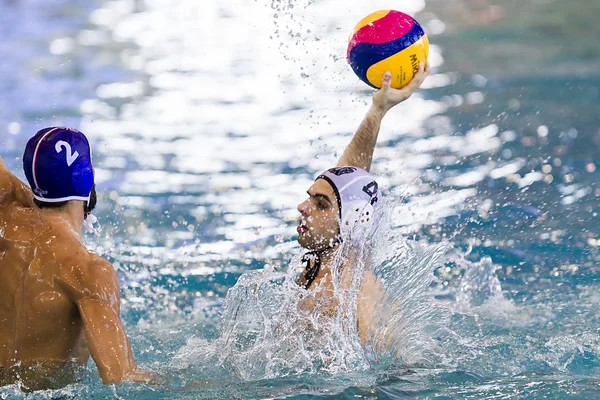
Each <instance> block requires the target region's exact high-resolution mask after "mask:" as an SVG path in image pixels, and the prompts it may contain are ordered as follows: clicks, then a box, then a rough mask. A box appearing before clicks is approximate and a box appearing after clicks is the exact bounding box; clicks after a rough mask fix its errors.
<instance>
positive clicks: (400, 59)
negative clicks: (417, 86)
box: [347, 10, 429, 89]
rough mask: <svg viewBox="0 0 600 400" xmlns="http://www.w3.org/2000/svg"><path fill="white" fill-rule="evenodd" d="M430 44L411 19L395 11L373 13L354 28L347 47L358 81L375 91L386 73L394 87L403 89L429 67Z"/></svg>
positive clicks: (348, 56)
mask: <svg viewBox="0 0 600 400" xmlns="http://www.w3.org/2000/svg"><path fill="white" fill-rule="evenodd" d="M428 56H429V40H428V39H427V35H425V32H424V31H423V28H422V27H421V25H419V23H418V22H417V21H416V20H415V19H414V18H413V17H411V16H410V15H407V14H404V13H402V12H400V11H395V10H382V11H377V12H374V13H372V14H370V15H368V16H367V17H365V18H364V19H363V20H361V21H360V22H359V23H358V25H356V27H355V28H354V32H353V33H352V35H351V36H350V41H349V44H348V52H347V59H348V63H349V64H350V66H351V67H352V69H353V70H354V72H355V73H356V75H358V77H359V78H360V79H361V80H362V81H363V82H365V83H366V84H368V85H369V86H372V87H374V88H380V87H381V79H382V78H383V74H384V73H386V72H388V71H389V72H391V73H392V83H391V86H392V87H393V88H396V89H400V88H401V87H403V86H404V85H406V84H407V83H408V82H410V80H411V79H412V78H413V77H414V76H415V74H416V73H417V71H418V69H419V63H420V62H422V63H426V62H427V57H428Z"/></svg>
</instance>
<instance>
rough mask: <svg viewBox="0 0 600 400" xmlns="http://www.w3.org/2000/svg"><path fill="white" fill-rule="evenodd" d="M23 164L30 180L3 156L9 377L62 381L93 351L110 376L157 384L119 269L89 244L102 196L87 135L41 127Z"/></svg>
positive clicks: (1, 300)
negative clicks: (124, 311)
mask: <svg viewBox="0 0 600 400" xmlns="http://www.w3.org/2000/svg"><path fill="white" fill-rule="evenodd" d="M23 167H24V169H25V175H26V177H27V180H28V181H29V184H30V186H31V188H30V187H28V186H26V185H25V184H23V183H22V182H21V181H20V180H19V179H18V178H17V177H15V176H14V175H13V174H11V173H10V172H9V171H8V170H7V168H6V165H5V164H4V162H3V160H2V158H0V386H3V385H7V384H14V383H17V384H19V385H20V386H21V389H22V390H24V391H33V390H41V389H57V388H60V387H63V386H65V385H67V384H69V383H72V382H74V381H77V380H78V375H79V372H81V371H82V370H83V369H84V366H85V364H86V362H87V360H88V358H89V356H90V354H91V355H92V358H93V359H94V361H95V362H96V365H97V367H98V372H99V373H100V377H101V378H102V381H103V382H104V383H111V382H122V381H130V382H149V383H152V382H153V381H154V379H155V378H154V375H153V374H151V373H150V372H147V371H143V370H140V369H138V368H137V366H136V364H135V361H134V360H133V355H132V352H131V347H130V345H129V340H128V339H127V335H126V334H125V331H124V330H123V326H122V325H121V320H120V317H119V303H120V294H119V281H118V280H117V274H116V272H115V270H114V269H113V267H112V265H111V264H110V263H109V262H108V261H106V260H105V259H103V258H101V257H99V256H97V255H96V254H94V253H92V252H90V251H88V250H87V249H86V248H85V246H84V244H83V237H82V226H84V225H90V223H91V222H93V220H94V217H93V215H92V214H91V212H92V210H93V209H94V207H95V205H96V191H95V184H94V170H93V167H92V152H91V148H90V145H89V142H88V140H87V138H86V137H85V136H84V135H83V134H82V133H81V132H79V131H77V130H74V129H70V128H62V127H50V128H46V129H42V130H41V131H39V132H38V133H37V134H36V135H35V136H34V137H33V138H31V139H30V140H29V142H28V143H27V147H26V149H25V154H24V156H23Z"/></svg>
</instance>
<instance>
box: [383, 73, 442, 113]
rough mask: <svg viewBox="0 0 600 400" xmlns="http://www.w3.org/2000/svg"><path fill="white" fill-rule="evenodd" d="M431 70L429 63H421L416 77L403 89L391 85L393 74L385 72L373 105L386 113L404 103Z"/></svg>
mask: <svg viewBox="0 0 600 400" xmlns="http://www.w3.org/2000/svg"><path fill="white" fill-rule="evenodd" d="M430 72H431V67H430V65H429V63H427V65H423V63H420V64H419V70H418V71H417V73H416V74H415V76H414V78H413V79H412V80H411V81H410V82H409V83H408V84H407V85H406V86H404V87H403V88H402V89H394V88H392V87H391V86H390V85H391V83H392V74H391V73H389V72H386V73H385V74H383V79H382V82H381V89H379V90H378V91H377V93H375V95H374V96H373V105H374V106H375V107H376V108H377V110H378V111H380V112H383V113H384V114H385V113H386V112H388V111H389V110H390V109H391V108H392V107H394V106H396V105H398V104H400V103H402V102H403V101H404V100H406V99H408V98H409V97H410V96H412V94H413V93H414V92H416V91H417V89H419V87H421V84H422V83H423V81H424V80H425V78H427V76H428V75H429V73H430Z"/></svg>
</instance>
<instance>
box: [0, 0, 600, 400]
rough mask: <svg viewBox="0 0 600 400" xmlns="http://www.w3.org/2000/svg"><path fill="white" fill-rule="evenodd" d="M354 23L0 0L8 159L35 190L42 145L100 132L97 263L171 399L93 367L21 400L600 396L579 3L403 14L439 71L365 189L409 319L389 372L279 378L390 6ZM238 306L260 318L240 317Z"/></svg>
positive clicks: (596, 146) (347, 356)
mask: <svg viewBox="0 0 600 400" xmlns="http://www.w3.org/2000/svg"><path fill="white" fill-rule="evenodd" d="M205 3H206V4H205ZM363 3H365V2H359V1H346V2H344V5H343V7H342V8H341V9H340V7H341V6H340V3H339V2H336V1H333V0H320V1H310V0H299V1H295V2H278V1H250V0H243V1H239V2H235V3H231V2H202V3H201V2H197V1H192V0H189V1H188V0H185V1H172V0H152V1H150V0H148V1H141V0H138V1H134V0H120V1H112V2H111V1H96V2H93V3H90V2H84V1H79V0H69V1H66V0H51V1H41V0H7V1H3V2H1V3H0V22H1V24H0V37H1V40H0V72H1V73H2V77H3V79H1V80H0V144H1V145H2V147H0V154H1V155H2V157H3V158H4V159H5V160H6V162H7V164H8V166H9V168H10V169H11V170H13V171H15V172H18V174H19V176H20V177H22V173H21V172H20V157H21V154H22V149H23V148H24V144H25V143H26V141H27V139H28V138H29V137H30V136H31V135H32V134H33V133H34V132H35V131H37V130H38V129H40V128H41V127H44V126H48V125H52V124H61V125H72V126H76V127H79V128H81V130H82V131H84V132H85V133H86V134H88V136H90V138H91V139H92V142H93V144H94V155H95V162H96V172H97V176H98V189H99V192H100V198H99V210H98V213H97V215H98V217H99V219H100V221H101V223H102V225H103V232H102V233H101V235H100V236H99V237H93V236H90V237H88V238H87V243H88V245H89V246H90V247H91V248H92V249H94V250H96V251H97V252H98V253H100V254H101V255H103V256H104V257H106V258H108V259H109V260H111V262H112V263H113V265H114V266H115V268H116V269H117V271H118V274H119V277H120V280H121V284H122V299H123V305H122V313H123V321H124V325H125V328H126V330H127V332H128V334H129V336H130V339H131V341H132V345H133V348H134V352H135V356H136V360H137V361H138V363H139V364H141V365H142V366H143V367H146V368H150V369H154V370H156V371H160V372H161V373H163V374H165V375H166V376H168V377H169V378H170V383H169V384H168V385H167V386H165V387H150V386H144V385H127V384H123V385H118V386H116V387H112V386H103V385H101V383H100V380H99V378H98V377H97V372H96V370H95V366H94V365H93V363H91V362H90V365H89V372H88V375H87V376H86V378H85V379H84V381H83V382H82V383H79V384H75V385H71V386H69V387H67V388H65V389H63V390H60V391H56V392H43V393H39V394H36V395H34V396H30V398H52V397H53V396H60V395H71V396H74V397H77V398H113V397H114V398H119V397H120V398H136V397H139V398H144V399H146V398H211V399H212V398H223V399H228V398H329V397H332V398H439V399H445V398H474V399H487V398H532V399H533V398H535V399H537V398H596V397H598V396H600V381H599V380H598V374H599V372H600V360H599V356H600V332H599V330H598V326H599V322H600V321H599V312H598V311H599V307H600V296H599V295H598V292H597V288H598V278H599V277H600V274H599V268H598V264H599V260H600V254H599V253H600V223H599V222H600V217H599V216H598V209H599V207H598V204H599V200H600V186H599V185H598V178H599V177H600V158H599V156H598V154H600V114H599V113H598V110H599V109H600V108H599V106H600V45H599V44H598V43H597V40H596V39H595V38H597V37H598V34H599V33H600V32H599V29H598V27H597V24H596V21H595V16H597V15H598V13H599V12H600V9H599V8H598V7H599V6H598V5H597V4H596V2H594V1H591V0H590V1H586V0H576V1H573V2H569V3H568V4H562V3H560V2H557V1H551V0H540V1H537V2H531V4H526V5H523V4H522V2H517V1H516V0H503V1H498V2H490V1H475V0H451V1H438V0H429V1H427V2H426V3H420V2H413V3H411V4H409V5H407V7H408V8H406V9H404V10H405V11H408V12H411V13H416V14H415V15H416V16H417V18H418V19H419V21H421V22H422V24H423V26H424V27H425V30H426V31H427V32H428V34H429V36H430V41H431V43H432V44H433V45H434V46H433V47H432V55H431V62H432V64H433V67H434V73H433V74H432V76H431V77H430V78H429V79H428V81H427V82H426V85H425V86H426V88H425V89H424V90H422V91H421V92H420V93H419V94H418V95H415V96H414V97H413V98H412V99H411V100H410V101H408V102H406V103H405V104H403V105H401V106H399V107H398V108H397V109H395V110H394V111H392V112H391V113H390V114H389V115H388V116H387V117H386V120H385V121H384V124H383V126H382V133H381V136H380V143H379V146H378V149H377V151H376V161H375V163H374V167H373V172H374V173H375V174H376V175H378V176H379V177H380V181H381V183H382V186H383V187H384V195H385V197H386V198H387V199H388V204H389V209H388V211H389V214H388V215H387V216H386V218H387V219H386V221H385V223H386V226H387V227H388V228H389V229H388V230H386V231H385V232H382V233H380V234H379V235H380V236H377V238H378V240H380V242H381V243H380V261H381V264H380V270H379V272H380V273H381V274H388V275H387V276H391V277H392V280H391V281H392V282H394V283H395V284H394V285H395V286H394V288H395V289H396V290H397V291H396V292H395V293H396V295H397V296H399V297H401V298H402V303H403V304H405V305H406V307H404V308H403V310H402V312H401V313H400V314H399V315H397V316H396V317H397V322H398V329H397V330H396V331H394V332H395V333H398V335H397V340H398V341H399V343H400V345H401V346H400V362H392V361H389V360H386V359H385V357H379V358H377V357H375V358H377V359H378V361H377V362H375V361H373V359H372V358H369V357H367V355H365V354H362V350H360V349H359V350H357V351H355V352H350V351H348V349H350V348H352V347H351V345H352V338H351V337H348V338H346V337H345V338H344V340H346V339H348V342H346V341H342V340H340V341H339V343H338V344H340V345H339V346H338V347H335V345H336V342H335V340H333V339H335V338H334V337H332V336H331V335H330V336H327V335H325V336H323V337H324V338H326V339H327V340H325V339H324V340H323V342H322V343H320V344H319V343H317V344H314V346H313V347H312V348H311V349H308V350H307V353H306V354H308V356H310V357H306V358H302V357H300V356H303V355H305V353H301V352H299V351H298V352H289V353H287V355H286V357H284V358H283V359H282V360H280V361H274V358H273V357H270V356H272V355H273V354H285V351H289V350H290V348H291V349H294V348H293V347H286V345H289V346H291V344H290V343H291V342H289V341H290V340H293V339H294V338H295V336H293V335H291V336H289V337H287V336H282V335H279V336H277V334H275V336H272V337H271V338H270V339H269V338H268V337H267V336H264V334H265V332H271V331H268V329H267V328H268V326H267V325H265V324H266V322H269V323H271V322H273V321H278V322H280V323H289V324H293V322H294V321H299V320H300V318H297V319H294V317H292V316H289V315H287V316H286V315H283V316H282V315H281V313H276V312H273V311H272V310H273V307H272V306H273V304H274V302H275V301H276V300H277V299H279V300H281V299H284V300H288V299H289V296H288V295H289V292H286V293H287V294H286V293H283V292H281V290H283V289H281V288H282V287H283V288H285V286H284V285H283V284H282V282H285V281H286V279H290V277H291V276H293V271H294V267H295V266H296V263H297V257H298V255H299V254H300V249H299V248H298V246H297V245H296V243H295V241H294V232H295V229H294V228H295V222H296V218H297V212H296V211H295V207H296V205H297V204H298V203H299V202H300V201H301V200H302V199H303V198H304V193H305V191H306V189H307V188H308V186H309V184H310V182H311V180H312V179H313V177H314V176H315V174H316V173H317V172H319V171H321V170H323V169H325V168H327V167H329V166H330V165H332V164H333V163H335V161H336V158H337V156H338V155H339V154H340V152H341V150H342V149H343V147H344V146H345V144H346V143H347V141H348V139H349V137H350V135H351V133H352V132H353V131H354V129H356V127H357V126H358V123H359V122H360V120H361V118H362V115H363V113H364V112H365V111H366V109H367V104H368V102H369V101H370V99H369V96H370V95H371V93H372V92H371V91H370V90H369V89H368V88H367V87H366V86H365V85H364V84H362V83H361V82H360V81H358V79H357V78H356V77H355V76H354V75H353V73H352V71H351V70H350V68H349V67H348V66H347V64H346V63H345V60H344V54H345V43H346V42H345V40H346V39H347V35H348V33H349V32H350V30H351V29H352V27H353V26H354V24H355V23H356V21H358V20H359V19H360V18H362V17H363V16H364V15H366V14H368V13H370V12H372V11H374V10H376V9H383V8H387V7H389V6H390V5H389V3H387V2H384V1H382V0H375V1H371V2H368V4H363ZM534 3H535V4H534ZM396 6H397V5H396ZM388 243H389V244H390V245H389V246H387V247H385V246H382V245H381V244H388ZM440 246H442V247H443V249H442V247H440ZM428 257H429V258H428ZM428 260H429V261H428ZM386 268H387V269H386ZM251 271H255V272H251ZM263 271H265V272H263ZM390 274H391V275H390ZM241 276H243V279H242V280H241V281H240V282H238V280H239V279H240V277H241ZM433 276H435V279H433ZM432 279H433V280H432ZM236 283H237V285H236ZM282 285H283V286H282ZM232 287H235V288H236V290H233V291H230V295H229V298H226V295H227V293H228V290H229V289H230V288H232ZM253 287H256V288H262V289H261V290H263V291H262V292H261V293H264V296H262V297H261V296H255V297H252V293H254V292H252V290H250V289H251V288H253ZM411 289H418V290H411ZM289 290H292V289H289ZM236 296H237V297H236ZM244 296H246V297H244ZM278 296H279V297H278ZM282 296H283V297H282ZM286 296H288V297H286ZM250 300H252V301H250ZM236 302H237V303H236ZM235 304H238V305H240V304H241V305H245V307H246V308H245V310H247V312H246V314H247V315H249V316H250V317H252V318H254V317H255V315H254V314H252V313H253V312H254V311H256V310H261V311H265V312H267V311H269V310H271V311H270V312H271V314H269V313H268V312H267V313H266V314H264V316H263V317H261V318H262V319H252V318H248V319H252V320H251V321H245V320H243V319H239V318H237V317H232V316H231V314H229V313H228V312H229V311H231V310H232V307H233V305H235ZM286 304H287V303H286ZM413 311H414V312H413ZM284 317H285V318H284ZM252 324H254V325H252ZM224 326H225V327H229V328H230V329H229V330H228V331H227V332H229V333H230V337H231V338H232V340H231V341H230V342H227V343H224V342H223V341H222V340H223V329H224V328H223V327H224ZM248 326H251V327H252V329H250V330H248V328H247V327H248ZM290 326H291V325H290ZM326 328H331V329H337V328H338V327H335V326H332V327H326ZM269 329H270V328H269ZM248 332H250V333H252V334H250V333H248ZM273 332H276V330H274V331H273ZM330 333H331V332H330ZM261 334H262V335H263V336H261ZM253 335H254V336H253ZM286 340H288V341H287V342H286ZM232 343H233V344H232ZM319 345H320V346H322V348H319ZM345 345H348V346H349V347H344V346H345ZM355 350H356V349H355ZM281 352H284V353H281ZM330 354H337V355H338V356H340V355H341V356H340V357H338V358H335V361H332V362H329V363H327V362H323V363H321V364H319V363H315V362H313V361H314V360H316V359H317V358H318V357H319V356H323V355H330ZM371 356H372V355H371ZM253 357H254V358H253ZM353 357H354V358H353ZM291 360H296V361H298V360H301V361H302V360H303V361H302V362H300V361H298V362H297V363H296V364H294V365H293V366H291ZM340 360H341V361H340ZM365 360H371V361H365ZM18 393H19V392H18V389H16V388H15V387H5V388H2V389H0V397H2V398H13V397H19V396H20V394H18Z"/></svg>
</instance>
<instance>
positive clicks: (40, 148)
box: [23, 127, 94, 203]
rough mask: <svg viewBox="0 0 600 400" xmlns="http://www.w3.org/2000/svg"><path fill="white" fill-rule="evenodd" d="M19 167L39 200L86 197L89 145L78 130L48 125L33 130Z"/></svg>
mask: <svg viewBox="0 0 600 400" xmlns="http://www.w3.org/2000/svg"><path fill="white" fill-rule="evenodd" d="M23 169H24V170H25V176H26V177H27V180H28V181H29V186H31V189H32V191H33V196H34V197H35V198H36V199H37V200H39V201H43V202H47V203H58V202H61V201H68V200H83V201H89V199H90V192H91V191H92V187H93V186H94V170H93V169H92V148H91V146H90V143H89V142H88V140H87V138H86V137H85V135H84V134H83V133H81V132H79V131H78V130H75V129H72V128H65V127H50V128H45V129H42V130H41V131H39V132H38V133H36V134H35V136H34V137H32V138H31V139H29V142H27V146H26V147H25V154H24V155H23Z"/></svg>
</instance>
